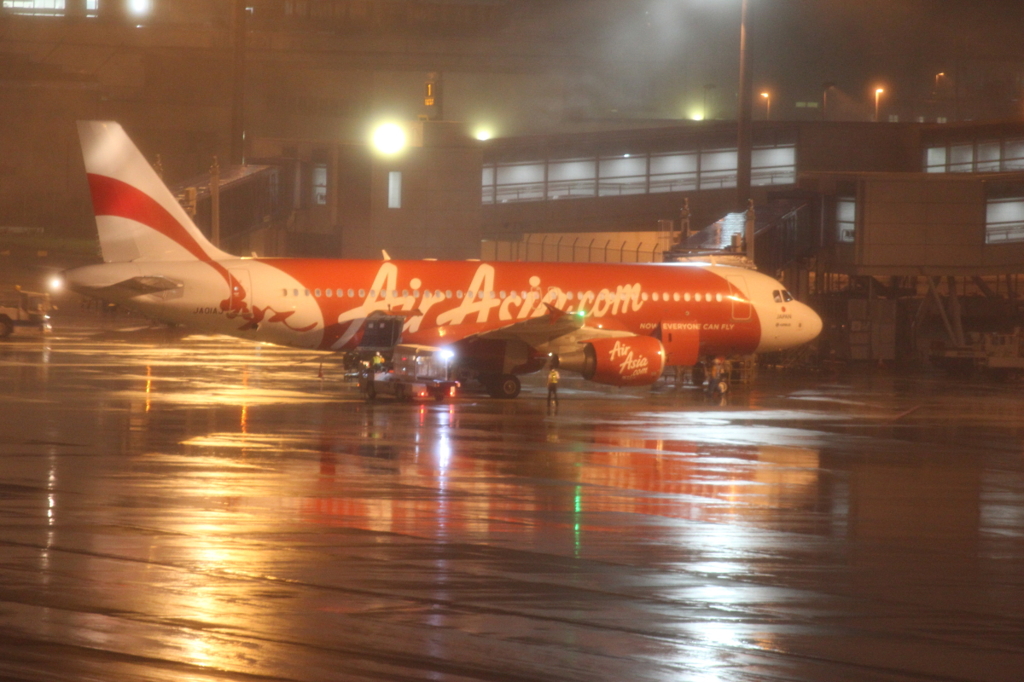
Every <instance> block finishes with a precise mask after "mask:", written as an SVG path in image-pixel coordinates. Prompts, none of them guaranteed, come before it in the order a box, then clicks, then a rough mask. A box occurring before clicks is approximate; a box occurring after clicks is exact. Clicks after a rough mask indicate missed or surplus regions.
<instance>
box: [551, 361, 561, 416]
mask: <svg viewBox="0 0 1024 682" xmlns="http://www.w3.org/2000/svg"><path fill="white" fill-rule="evenodd" d="M558 379H559V376H558V370H557V369H556V368H555V367H552V368H551V371H550V372H548V412H550V411H551V403H552V402H554V404H555V409H556V410H557V409H558Z"/></svg>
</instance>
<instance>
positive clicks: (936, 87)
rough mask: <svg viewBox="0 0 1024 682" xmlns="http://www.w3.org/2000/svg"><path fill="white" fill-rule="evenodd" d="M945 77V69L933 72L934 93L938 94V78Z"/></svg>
mask: <svg viewBox="0 0 1024 682" xmlns="http://www.w3.org/2000/svg"><path fill="white" fill-rule="evenodd" d="M945 77H946V72H945V71H943V72H941V73H937V74H935V93H936V94H938V92H939V79H940V78H945Z"/></svg>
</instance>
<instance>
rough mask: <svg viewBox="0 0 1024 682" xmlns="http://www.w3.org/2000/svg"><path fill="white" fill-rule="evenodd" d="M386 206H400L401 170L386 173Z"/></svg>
mask: <svg viewBox="0 0 1024 682" xmlns="http://www.w3.org/2000/svg"><path fill="white" fill-rule="evenodd" d="M388 208H402V172H401V171H391V172H390V173H388Z"/></svg>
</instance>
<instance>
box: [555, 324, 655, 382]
mask: <svg viewBox="0 0 1024 682" xmlns="http://www.w3.org/2000/svg"><path fill="white" fill-rule="evenodd" d="M581 345H582V348H581V349H580V350H574V351H570V352H568V353H561V354H559V356H558V366H559V368H561V369H566V370H569V371H570V372H579V373H580V374H582V375H583V378H584V379H588V380H590V381H594V382H597V383H599V384H610V385H612V386H648V385H650V384H653V383H654V382H655V381H657V380H658V377H660V376H661V372H662V370H664V369H665V349H664V348H663V347H662V345H661V342H660V341H658V339H656V338H654V337H652V336H627V337H622V338H612V339H593V340H592V341H587V342H585V343H583V344H581Z"/></svg>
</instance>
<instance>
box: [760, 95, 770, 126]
mask: <svg viewBox="0 0 1024 682" xmlns="http://www.w3.org/2000/svg"><path fill="white" fill-rule="evenodd" d="M761 97H764V120H766V121H769V120H771V118H772V96H771V94H770V93H767V92H762V93H761Z"/></svg>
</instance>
